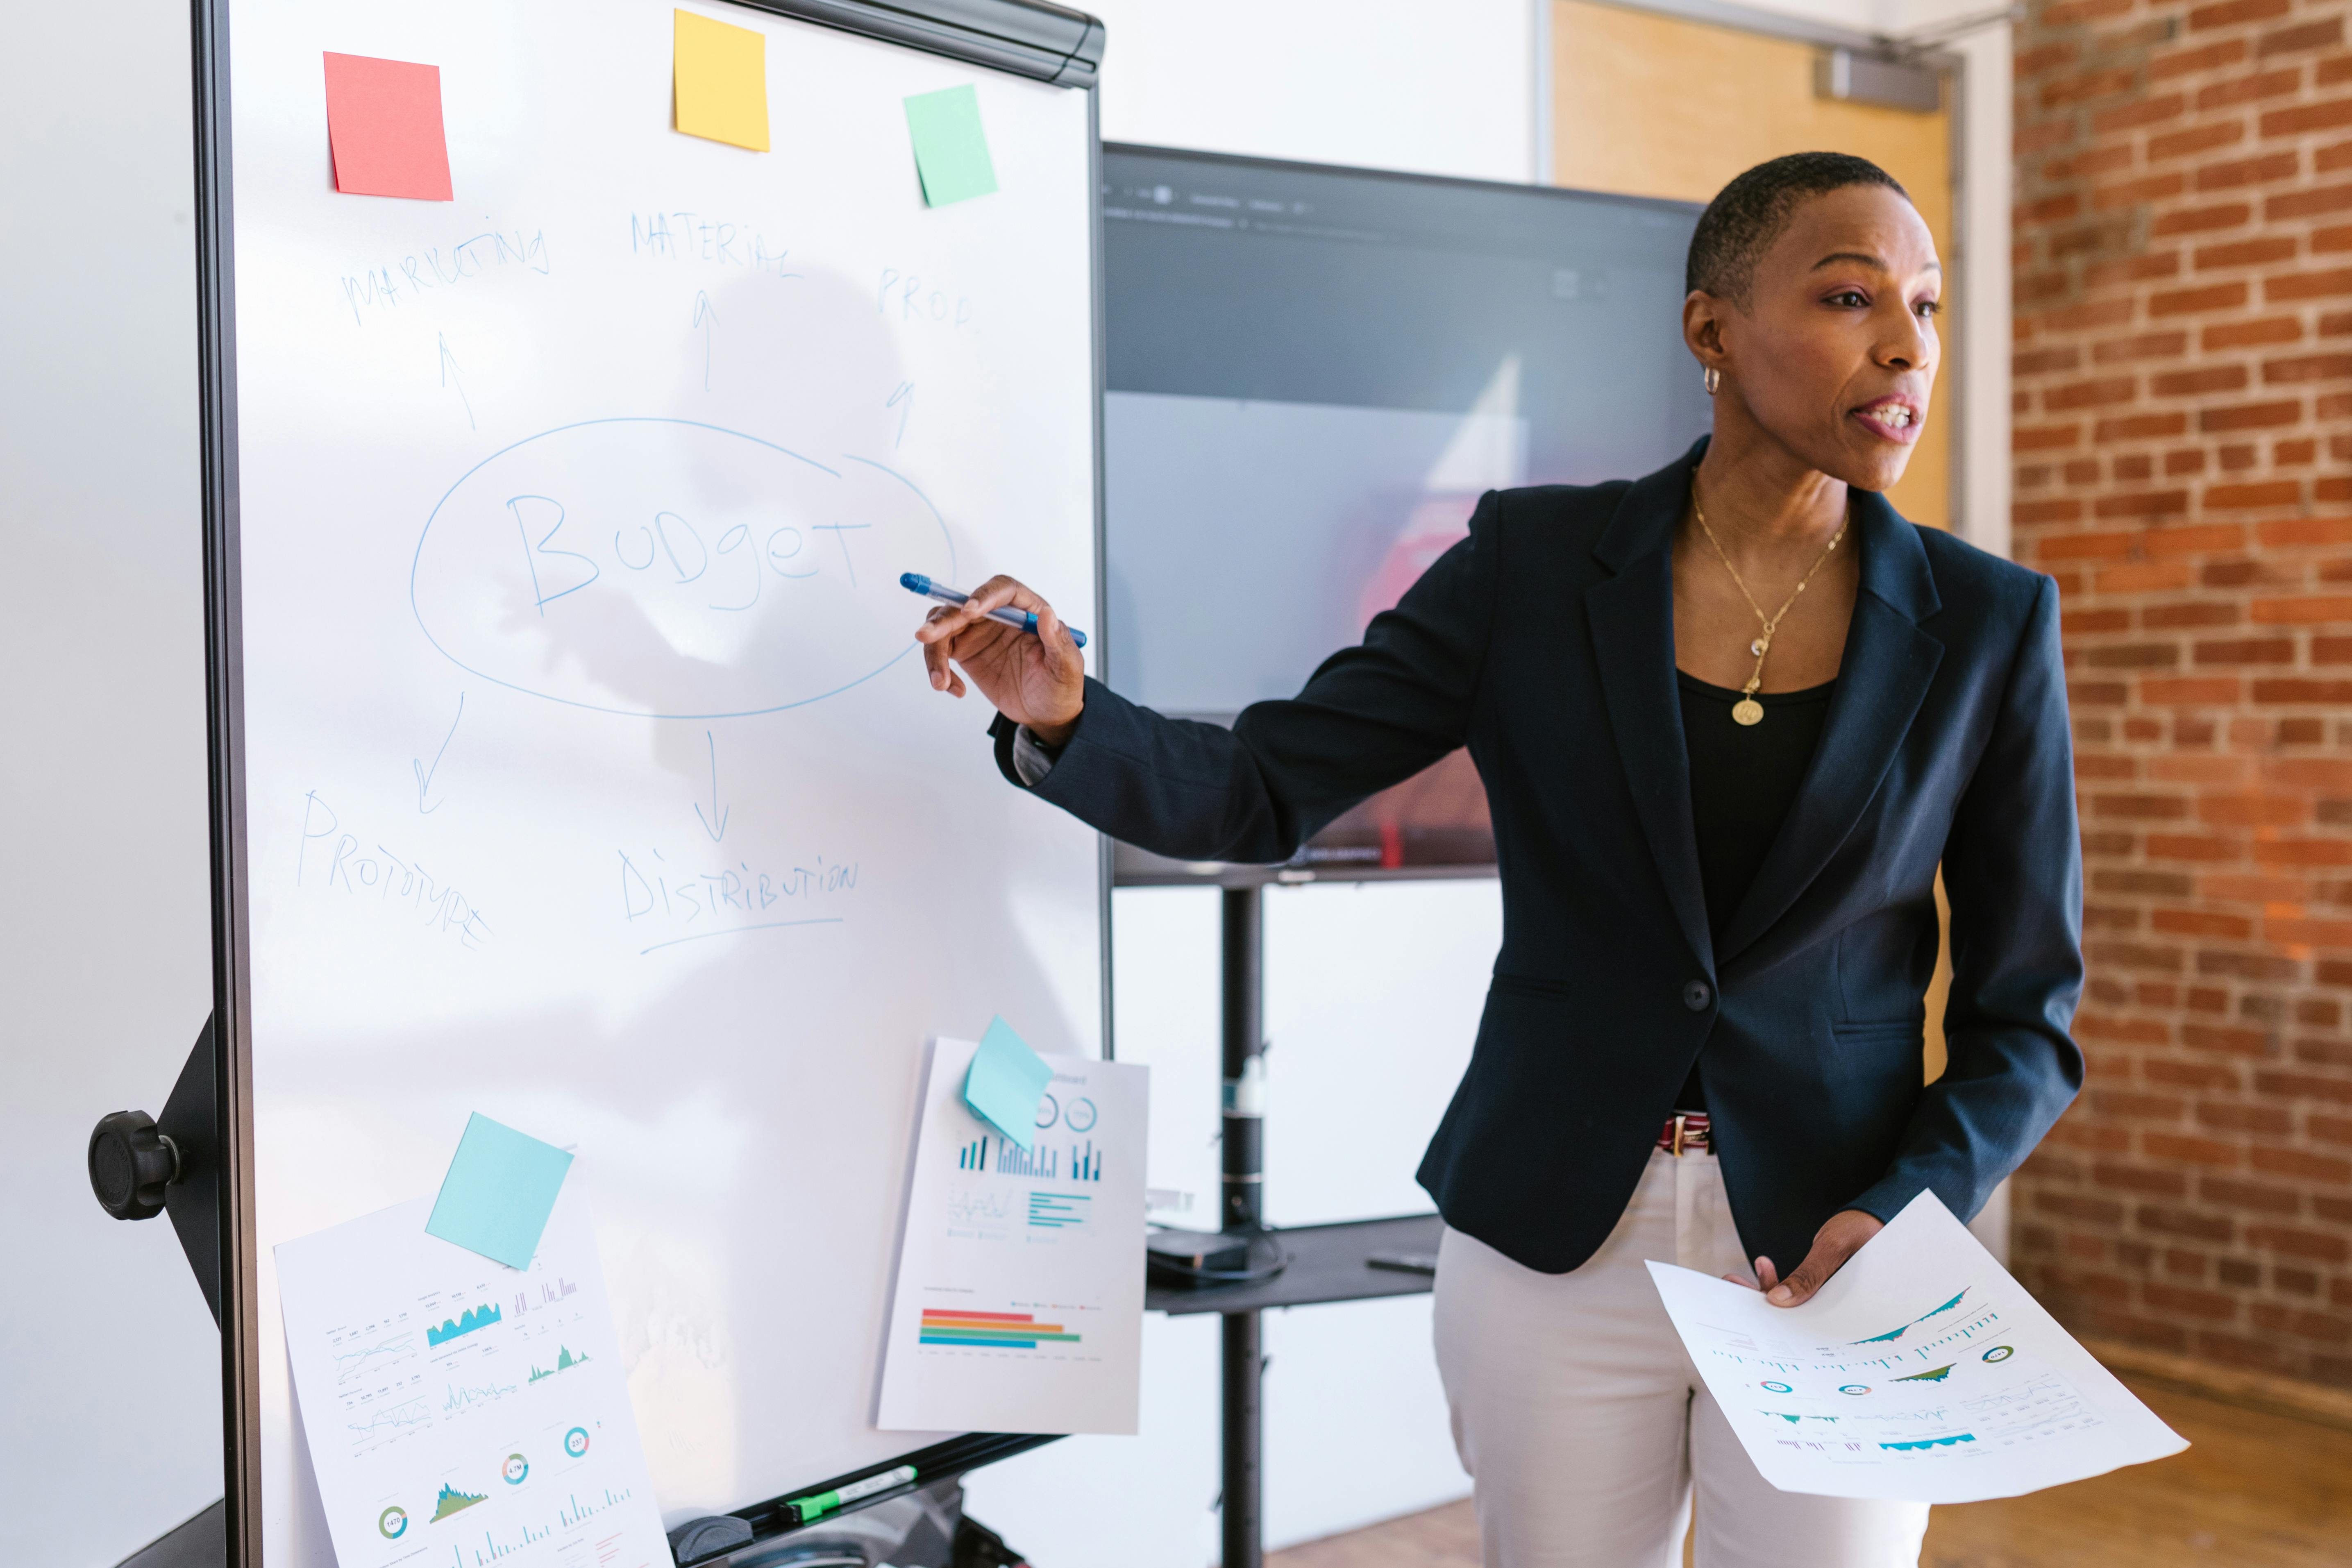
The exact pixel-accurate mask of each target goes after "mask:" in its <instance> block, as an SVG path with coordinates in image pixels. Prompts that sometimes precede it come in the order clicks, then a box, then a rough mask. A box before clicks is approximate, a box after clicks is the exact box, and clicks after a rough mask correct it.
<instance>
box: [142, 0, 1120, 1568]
mask: <svg viewBox="0 0 2352 1568" xmlns="http://www.w3.org/2000/svg"><path fill="white" fill-rule="evenodd" d="M725 3H726V4H729V5H741V6H744V7H746V8H747V9H751V10H758V11H765V12H768V13H770V14H771V15H773V16H785V17H790V18H792V19H793V20H795V21H803V22H811V23H814V24H816V25H818V26H826V27H831V28H834V29H835V30H837V31H841V32H846V33H854V34H856V35H858V36H860V37H869V38H875V39H878V40H880V41H882V42H885V43H891V44H897V45H899V46H901V47H908V48H912V49H918V50H920V51H922V52H924V53H926V54H934V55H940V56H944V57H946V58H950V59H955V60H961V61H962V62H964V63H966V64H969V65H975V66H980V67H982V68H987V69H991V70H999V71H1003V72H1006V73H1008V74H1011V75H1013V76H1020V77H1025V78H1028V79H1031V80H1034V81H1040V82H1045V83H1047V84H1048V85H1057V86H1063V87H1067V88H1068V89H1071V90H1073V91H1079V92H1084V93H1085V94H1086V95H1087V142H1088V153H1087V216H1088V222H1087V235H1088V243H1089V244H1090V246H1091V247H1092V255H1091V256H1090V258H1089V267H1088V272H1089V276H1090V279H1091V281H1092V288H1093V295H1094V298H1093V308H1092V315H1093V321H1092V337H1093V349H1094V353H1093V359H1094V383H1095V384H1094V394H1095V395H1094V433H1093V447H1094V463H1095V484H1094V535H1095V582H1094V595H1095V603H1094V606H1093V608H1094V613H1095V625H1096V626H1098V627H1099V626H1101V625H1102V624H1103V622H1102V614H1101V612H1102V605H1103V601H1104V590H1105V580H1104V576H1103V545H1104V535H1103V427H1102V388H1103V377H1104V368H1105V356H1104V336H1103V332H1104V316H1103V261H1102V129H1101V115H1100V110H1101V100H1100V97H1099V95H1098V92H1097V71H1098V68H1099V67H1100V65H1101V61H1102V51H1103V25H1102V23H1101V22H1100V21H1099V20H1097V18H1095V17H1094V16H1088V15H1087V14H1085V13H1083V12H1078V11H1073V10H1069V9H1067V8H1066V7H1064V6H1060V5H1054V4H1051V3H1050V0H899V3H898V4H895V5H878V4H873V3H870V0H725ZM231 4H232V0H191V16H190V27H189V34H190V42H191V45H192V48H191V55H192V63H193V66H194V92H193V95H192V98H193V107H194V121H195V125H194V148H195V242H196V385H197V398H198V417H199V427H198V455H199V459H200V464H201V485H200V494H201V497H202V501H203V507H204V544H203V547H204V572H205V707H206V725H205V787H206V793H207V795H208V797H209V823H210V834H209V838H210V846H209V848H210V858H211V872H212V911H213V933H212V935H213V952H212V961H213V963H212V968H213V1020H214V1025H215V1027H214V1028H213V1031H212V1040H213V1049H214V1059H213V1071H214V1081H215V1083H216V1084H217V1085H218V1086H219V1098H218V1122H217V1126H216V1129H215V1136H216V1138H217V1142H216V1144H215V1147H216V1148H218V1149H219V1150H220V1151H221V1153H222V1170H221V1178H222V1179H221V1181H220V1184H219V1193H220V1236H221V1238H222V1243H223V1245H222V1248H221V1260H220V1261H221V1279H220V1283H221V1302H220V1307H221V1310H220V1329H221V1424H222V1431H221V1439H222V1442H221V1447H222V1478H221V1479H222V1501H223V1511H224V1515H225V1519H224V1524H225V1529H226V1562H227V1563H230V1564H232V1565H234V1568H262V1562H263V1559H262V1540H261V1530H260V1520H261V1517H262V1499H261V1423H260V1409H261V1373H260V1319H259V1316H258V1310H259V1300H258V1290H257V1278H258V1274H257V1270H258V1243H257V1237H256V1233H255V1226H254V1160H253V1155H254V1147H253V1145H254V1131H253V1032H252V973H251V963H250V943H251V918H250V910H249V900H248V896H247V884H248V881H249V879H248V877H247V862H246V851H247V842H246V797H245V658H244V642H243V636H242V627H243V625H244V603H243V593H242V575H241V573H242V559H241V555H240V552H239V548H238V500H237V498H238V479H237V414H236V248H235V232H236V225H235V214H236V205H235V200H234V196H235V178H234V176H235V150H234V147H233V144H232V138H231V134H230V118H229V115H230V104H229V62H230V42H229V16H228V13H229V7H230V5H231ZM324 130H325V128H324V127H323V126H322V127H321V128H320V133H321V134H322V135H323V134H324ZM1096 868H1097V869H1096V889H1097V892H1096V897H1097V908H1098V910H1099V911H1100V921H1101V925H1100V930H1101V933H1102V936H1101V952H1100V955H1099V958H1098V963H1100V965H1101V971H1102V1021H1101V1029H1102V1040H1103V1054H1104V1055H1105V1056H1106V1057H1108V1056H1110V1055H1112V1054H1113V1052H1112V1042H1111V989H1110V987H1111V970H1110V908H1111V906H1110V889H1111V875H1110V869H1111V868H1110V846H1109V841H1108V839H1106V840H1103V841H1102V842H1101V844H1100V846H1099V847H1098V852H1097V860H1096ZM1047 1441H1051V1439H1050V1438H1039V1437H1017V1436H1003V1435H998V1434H989V1433H974V1434H970V1435H967V1436H963V1437H960V1438H956V1439H953V1440H951V1441H950V1442H948V1443H944V1444H939V1445H934V1446H933V1447H929V1448H927V1449H922V1450H919V1451H917V1452H918V1453H919V1455H920V1456H921V1457H922V1458H924V1459H926V1460H927V1461H929V1462H928V1464H927V1465H926V1467H925V1469H924V1476H925V1479H926V1480H927V1481H928V1480H929V1479H934V1478H935V1477H937V1476H940V1475H945V1474H952V1473H955V1472H956V1471H959V1470H962V1469H968V1468H972V1467H973V1466H975V1465H979V1464H985V1463H988V1462H991V1461H992V1460H994V1459H999V1458H1008V1457H1010V1456H1011V1455H1013V1454H1015V1453H1019V1452H1022V1451H1023V1450H1024V1449H1027V1448H1031V1447H1035V1446H1037V1445H1038V1444H1039V1443H1041V1442H1047ZM915 1457H916V1455H912V1454H910V1455H906V1456H900V1457H899V1458H893V1459H886V1460H883V1461H881V1462H879V1463H878V1464H874V1465H868V1466H863V1467H860V1468H858V1469H856V1470H854V1471H851V1472H849V1473H848V1475H847V1476H845V1477H839V1478H832V1477H810V1478H809V1479H808V1484H807V1485H805V1486H803V1487H801V1488H799V1489H796V1490H794V1491H793V1492H792V1493H789V1494H786V1495H789V1496H803V1495H806V1494H807V1493H808V1492H812V1491H817V1490H821V1489H824V1486H826V1485H827V1484H830V1483H831V1482H832V1481H835V1480H838V1479H852V1478H855V1477H859V1476H864V1475H867V1474H871V1473H874V1472H875V1471H878V1470H881V1469H886V1468H890V1467H891V1466H893V1465H895V1464H897V1463H899V1462H901V1460H903V1459H911V1458H915ZM884 1495H885V1496H888V1495H896V1494H895V1493H891V1494H884ZM781 1504H782V1498H781V1497H779V1498H771V1499H767V1500H762V1501H759V1502H753V1503H749V1504H747V1505H746V1506H744V1507H742V1508H741V1509H740V1510H737V1511H738V1512H739V1513H740V1515H741V1516H742V1517H744V1518H746V1519H749V1520H751V1521H754V1523H755V1525H757V1526H760V1527H761V1534H763V1535H764V1534H767V1533H770V1532H771V1531H772V1530H773V1529H774V1528H775V1525H774V1522H773V1521H776V1520H777V1518H778V1517H779V1512H780V1507H781Z"/></svg>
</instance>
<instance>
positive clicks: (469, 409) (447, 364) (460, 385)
mask: <svg viewBox="0 0 2352 1568" xmlns="http://www.w3.org/2000/svg"><path fill="white" fill-rule="evenodd" d="M434 336H435V337H436V338H439V339H440V343H441V384H442V385H444V386H455V387H457V401H458V402H459V403H461V404H463V405H465V408H466V428H467V429H468V430H478V429H480V428H481V426H478V425H477V424H475V423H474V400H473V399H472V398H470V397H467V395H466V384H465V383H464V382H462V381H460V380H458V379H457V355H456V354H453V353H450V352H449V340H448V339H447V338H446V337H442V336H441V334H440V333H438V332H436V333H435V334H434Z"/></svg>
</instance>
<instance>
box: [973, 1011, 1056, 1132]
mask: <svg viewBox="0 0 2352 1568" xmlns="http://www.w3.org/2000/svg"><path fill="white" fill-rule="evenodd" d="M1053 1076H1054V1069H1053V1068H1050V1067H1047V1066H1046V1065H1045V1058H1043V1057H1041V1056H1039V1055H1038V1054H1037V1053H1036V1052H1034V1051H1033V1050H1031V1049H1030V1048H1029V1043H1028V1042H1027V1041H1026V1040H1024V1039H1023V1038H1022V1037H1020V1036H1018V1035H1016V1034H1014V1033H1013V1026H1012V1025H1010V1024H1008V1023H1006V1022H1005V1021H1004V1020H1003V1019H1002V1018H991V1019H990V1020H989V1021H988V1033H986V1034H984V1035H982V1036H981V1037H980V1049H979V1050H977V1051H975V1052H973V1053H972V1058H971V1071H970V1072H967V1073H965V1074H964V1075H963V1102H964V1103H965V1104H966V1105H969V1106H971V1113H972V1114H973V1115H974V1116H977V1117H979V1118H980V1119H981V1120H982V1121H985V1122H987V1123H988V1124H989V1125H990V1126H992V1127H993V1128H995V1129H996V1130H997V1131H999V1132H1002V1133H1003V1134H1004V1135H1005V1136H1006V1137H1007V1138H1010V1139H1012V1140H1013V1142H1015V1143H1018V1144H1020V1145H1021V1147H1023V1148H1024V1149H1026V1148H1028V1147H1029V1146H1030V1145H1032V1144H1033V1143H1034V1142H1036V1141H1037V1100H1038V1099H1039V1097H1040V1096H1042V1095H1043V1094H1044V1093H1045V1085H1046V1084H1047V1082H1049V1081H1050V1080H1051V1079H1053Z"/></svg>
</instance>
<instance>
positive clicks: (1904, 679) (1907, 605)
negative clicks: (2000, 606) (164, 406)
mask: <svg viewBox="0 0 2352 1568" xmlns="http://www.w3.org/2000/svg"><path fill="white" fill-rule="evenodd" d="M1854 500H1855V507H1854V522H1855V533H1856V536H1857V542H1858V543H1859V544H1860V546H1861V549H1862V591H1861V592H1860V593H1859V594H1858V595H1855V598H1854V605H1853V622H1852V624H1851V625H1850V626H1848V627H1847V630H1846V637H1845V655H1844V658H1843V660H1842V661H1841V663H1840V665H1839V668H1838V683H1837V691H1836V692H1835V693H1834V694H1833V695H1832V697H1831V699H1830V710H1829V716H1828V718H1827V720H1826V721H1824V723H1823V725H1822V739H1821V743H1820V745H1819V746H1818V747H1816V748H1815V750H1814V752H1813V759H1812V762H1811V765H1810V766H1808V767H1807V769H1806V771H1805V782H1804V784H1802V785H1801V787H1800V788H1799V789H1798V791H1797V798H1796V800H1795V801H1794V802H1793V803H1792V804H1791V805H1790V807H1789V815H1788V816H1786V817H1784V818H1782V819H1781V823H1780V833H1779V835H1778V836H1777V837H1774V839H1773V840H1772V847H1771V848H1770V849H1769V850H1768V851H1767V852H1766V854H1765V857H1764V863H1763V865H1762V866H1761V867H1759V868H1758V869H1757V872H1756V880H1755V881H1754V882H1753V883H1751V884H1750V885H1749V887H1748V893H1747V896H1746V897H1745V898H1743V899H1742V900H1740V903H1739V907H1738V909H1737V910H1734V911H1733V912H1732V917H1731V921H1730V924H1729V925H1727V927H1726V928H1725V930H1724V933H1723V936H1724V940H1723V950H1722V952H1720V953H1719V954H1718V955H1717V962H1718V963H1726V962H1728V961H1729V960H1730V959H1732V958H1734V957H1736V956H1737V955H1738V953H1739V952H1741V951H1742V950H1743V949H1745V948H1747V947H1748V946H1749V945H1750V944H1751V943H1753V942H1755V941H1756V940H1757V939H1758V938H1759V937H1761V936H1762V935H1763V934H1764V933H1765V932H1766V931H1769V930H1770V929H1771V926H1772V922H1773V921H1777V920H1779V919H1780V917H1781V916H1782V915H1783V914H1786V913H1787V912H1788V910H1789V908H1790V905H1792V904H1794V903H1795V902H1796V901H1797V899H1798V898H1799V896H1800V895H1801V894H1802V893H1803V892H1804V890H1805V889H1806V888H1808V887H1809V886H1811V883H1812V880H1813V879H1814V878H1815V877H1817V876H1819V875H1820V874H1821V871H1822V868H1823V867H1824V866H1826V865H1827V864H1828V863H1829V860H1830V857H1831V856H1832V855H1834V854H1835V853H1836V852H1837V849H1838V847H1839V846H1840V845H1841V844H1843V843H1844V842H1845V840H1846V837H1847V836H1848V835H1849V834H1851V833H1852V832H1853V828H1854V824H1855V823H1856V822H1858V821H1859V820H1861V817H1862V813H1863V810H1864V807H1865V806H1867V805H1869V804H1870V798H1871V796H1872V795H1875V794H1877V792H1878V785H1879V783H1880V781H1881V780H1883V779H1884V778H1885V776H1886V770H1887V769H1888V768H1889V767H1890V766H1891V765H1893V763H1894V761H1895V751H1896V750H1897V748H1899V747H1900V746H1901V745H1902V743H1903V737H1904V735H1905V733H1906V731H1908V730H1909V729H1910V727H1911V721H1912V718H1913V717H1914V716H1915V715H1916V714H1917V712H1918V711H1919V704H1920V703H1921V702H1922V701H1924V700H1926V698H1927V687H1928V684H1929V683H1930V682H1931V681H1932V680H1933V679H1935V675H1936V667H1937V664H1938V663H1940V662H1941V661H1942V658H1943V657H1944V645H1943V644H1942V643H1941V642H1938V641H1937V639H1936V638H1935V637H1931V636H1929V635H1928V634H1927V633H1926V632H1924V631H1921V630H1920V629H1919V626H1918V625H1917V623H1918V622H1919V621H1921V620H1924V619H1926V618H1927V616H1932V615H1934V614H1935V613H1936V611H1937V608H1939V607H1940V605H1939V601H1938V599H1937V595H1936V584H1935V577H1934V574H1933V573H1932V572H1930V570H1929V569H1928V565H1927V551H1926V550H1925V549H1924V548H1923V547H1922V546H1921V545H1920V543H1919V536H1918V532H1917V531H1916V529H1915V528H1914V527H1913V526H1912V524H1910V523H1908V522H1906V521H1904V520H1903V519H1902V518H1901V517H1900V516H1898V515H1897V514H1896V512H1895V509H1894V508H1893V507H1891V506H1889V505H1887V503H1886V499H1885V497H1884V496H1880V495H1876V494H1874V493H1871V492H1867V491H1856V492H1855V493H1854Z"/></svg>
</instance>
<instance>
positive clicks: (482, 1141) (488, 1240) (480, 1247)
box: [425, 1085, 1043, 1268]
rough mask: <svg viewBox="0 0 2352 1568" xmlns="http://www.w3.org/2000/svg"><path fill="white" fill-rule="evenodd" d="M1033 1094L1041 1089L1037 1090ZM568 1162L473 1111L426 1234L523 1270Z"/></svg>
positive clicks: (547, 1147)
mask: <svg viewBox="0 0 2352 1568" xmlns="http://www.w3.org/2000/svg"><path fill="white" fill-rule="evenodd" d="M1039 1087H1041V1088H1042V1087H1043V1085H1040V1086H1039ZM571 1168H572V1156H571V1155H569V1154H567V1153H565V1152H563V1151H562V1150H561V1149H558V1148H557V1147H556V1146H555V1145H554V1144H552V1143H542V1142H540V1141H539V1140H538V1139H536V1138H533V1137H531V1136H530V1135H529V1134H528V1133H522V1132H518V1131H515V1130H514V1129H513V1128H511V1127H507V1126H502V1125H500V1124H499V1123H498V1122H496V1121H491V1120H490V1119H489V1118H488V1117H487V1116H484V1115H483V1114H482V1113H481V1112H480V1111H476V1112H475V1113H474V1114H473V1116H472V1118H471V1119H469V1120H468V1121H467V1123H466V1135H465V1136H464V1137H463V1138H460V1139H458V1140H457V1158H455V1159H453V1160H451V1161H450V1162H449V1173H448V1174H447V1175H446V1176H444V1177H442V1178H441V1195H440V1196H439V1197H438V1198H436V1199H435V1200H434V1204H433V1217H432V1218H431V1219H428V1220H426V1221H425V1232H426V1234H428V1235H431V1236H437V1237H440V1238H441V1239H442V1240H444V1241H450V1242H455V1243H457V1245H458V1246H459V1247H464V1248H466V1249H467V1251H469V1252H478V1253H480V1254H481V1255H482V1256H483V1257H485V1258H497V1259H498V1260H499V1262H500V1263H503V1264H505V1265H506V1266H507V1267H508V1268H530V1255H531V1254H532V1253H534V1252H536V1251H538V1250H539V1233H540V1232H541V1231H542V1230H545V1229H546V1228H547V1216H548V1215H550V1214H551V1213H552V1212H553V1211H554V1208H555V1194H557V1193H559V1192H561V1191H562V1190H563V1173H565V1172H566V1171H568V1170H570V1169H571Z"/></svg>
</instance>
